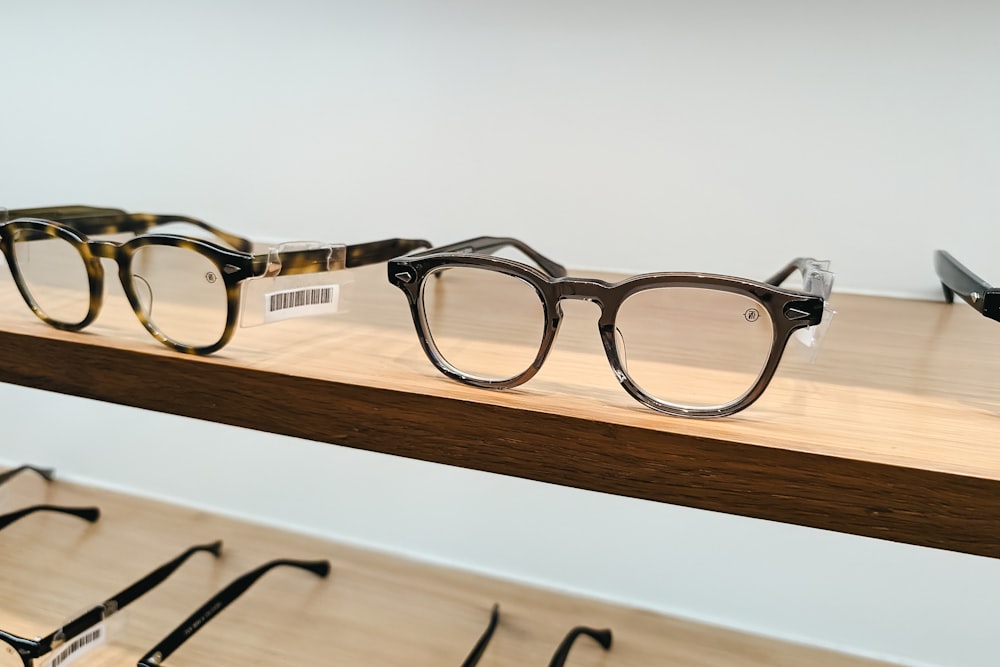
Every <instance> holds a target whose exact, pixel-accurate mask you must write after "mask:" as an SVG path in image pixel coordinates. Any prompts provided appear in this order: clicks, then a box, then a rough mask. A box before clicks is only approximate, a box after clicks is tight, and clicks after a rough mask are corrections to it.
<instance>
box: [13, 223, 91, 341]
mask: <svg viewBox="0 0 1000 667" xmlns="http://www.w3.org/2000/svg"><path fill="white" fill-rule="evenodd" d="M12 248H13V251H14V261H15V262H16V263H17V268H18V271H19V272H20V274H21V282H22V284H23V285H24V287H25V289H26V290H27V291H28V293H29V294H30V295H31V299H32V300H33V301H34V303H35V307H36V308H38V309H39V310H40V311H41V312H42V314H43V315H44V316H45V317H48V318H49V319H51V320H54V321H56V322H59V323H62V324H66V325H74V324H78V323H79V322H81V321H83V319H84V318H85V317H86V316H87V311H88V310H89V308H90V297H89V295H90V286H89V285H90V283H89V279H88V276H87V265H86V264H85V263H84V260H83V256H82V255H81V254H80V252H79V251H78V250H77V249H76V247H75V246H74V245H73V244H72V243H70V242H69V241H66V240H65V239H61V238H58V237H50V236H44V235H42V234H41V233H40V232H37V231H34V230H29V229H23V230H17V231H15V232H14V235H13V244H12Z"/></svg>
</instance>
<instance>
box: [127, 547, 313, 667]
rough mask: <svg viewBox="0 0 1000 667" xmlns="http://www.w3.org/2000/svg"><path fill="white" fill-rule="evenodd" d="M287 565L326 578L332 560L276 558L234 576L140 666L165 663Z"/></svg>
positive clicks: (153, 650)
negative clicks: (260, 581)
mask: <svg viewBox="0 0 1000 667" xmlns="http://www.w3.org/2000/svg"><path fill="white" fill-rule="evenodd" d="M282 565H288V566H291V567H297V568H300V569H303V570H307V571H309V572H312V573H313V574H315V575H317V576H319V577H325V576H327V575H328V574H329V573H330V562H329V561H326V560H319V561H301V560H285V559H281V560H273V561H271V562H270V563H266V564H265V565H261V566H260V567H258V568H257V569H256V570H251V571H250V572H247V573H246V574H244V575H242V576H240V577H238V578H236V579H234V580H233V581H232V582H231V583H230V584H229V585H228V586H226V587H225V588H224V589H222V590H221V591H219V592H218V593H216V594H215V595H214V596H212V598H211V599H210V600H209V601H208V602H206V603H205V604H203V605H202V606H201V607H199V608H198V610H197V611H195V612H194V613H193V614H191V616H189V617H188V618H187V620H185V621H184V622H183V623H181V624H180V625H179V626H177V628H176V629H175V630H174V631H173V632H171V633H170V634H169V635H167V636H166V637H165V638H164V639H163V640H162V641H160V643H159V644H157V645H156V646H155V647H153V649H152V650H151V651H149V652H148V653H147V654H146V655H144V656H143V657H142V658H141V659H140V660H139V663H138V666H139V667H156V666H157V665H160V664H162V662H163V661H164V660H166V659H167V658H168V657H170V655H171V654H172V653H173V652H174V651H176V650H177V649H178V648H180V646H181V645H182V644H183V643H184V642H186V641H187V640H188V639H190V638H191V637H192V636H193V635H194V633H195V632H197V631H198V630H200V629H201V628H203V627H205V624H206V623H208V622H209V621H210V620H212V619H213V618H215V616H217V615H218V614H219V612H221V611H222V610H224V609H225V608H226V607H228V606H229V605H230V604H232V603H233V602H234V601H235V600H236V599H237V598H238V597H239V596H241V595H242V594H243V593H245V592H246V591H247V589H248V588H250V587H251V586H253V584H254V583H255V582H256V581H257V580H258V579H260V578H261V577H262V576H264V575H265V574H267V573H268V572H269V571H270V570H272V569H274V568H275V567H279V566H282Z"/></svg>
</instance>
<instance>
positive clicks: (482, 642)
mask: <svg viewBox="0 0 1000 667" xmlns="http://www.w3.org/2000/svg"><path fill="white" fill-rule="evenodd" d="M499 621H500V605H499V604H494V605H493V609H492V611H490V622H489V623H488V624H487V625H486V629H485V630H483V634H482V635H480V637H479V639H478V640H476V645H475V646H473V647H472V650H471V651H470V652H469V655H468V656H466V658H465V660H463V661H462V667H476V665H478V664H479V659H480V658H481V657H483V653H484V652H485V651H486V647H487V645H489V643H490V639H492V638H493V632H494V631H495V630H496V629H497V623H498V622H499Z"/></svg>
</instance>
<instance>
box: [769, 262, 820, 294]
mask: <svg viewBox="0 0 1000 667" xmlns="http://www.w3.org/2000/svg"><path fill="white" fill-rule="evenodd" d="M812 261H814V260H812V259H810V258H809V257H796V258H795V259H793V260H792V261H790V262H789V263H788V264H786V265H785V267H784V268H783V269H781V271H778V272H777V273H775V274H774V275H773V276H771V277H770V278H768V279H767V280H765V281H764V282H765V283H767V284H768V285H774V286H775V287H778V286H779V285H781V283H783V282H785V281H786V280H788V278H789V277H790V276H791V275H792V274H793V273H795V272H799V273H802V274H805V271H806V268H807V267H808V264H809V262H812Z"/></svg>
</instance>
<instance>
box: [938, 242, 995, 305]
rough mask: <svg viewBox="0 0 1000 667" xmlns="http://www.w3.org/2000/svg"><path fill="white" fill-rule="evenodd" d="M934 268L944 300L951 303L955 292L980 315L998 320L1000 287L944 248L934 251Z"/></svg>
mask: <svg viewBox="0 0 1000 667" xmlns="http://www.w3.org/2000/svg"><path fill="white" fill-rule="evenodd" d="M934 270H935V272H936V273H937V275H938V279H940V280H941V290H942V291H943V292H944V300H945V301H947V302H948V303H952V302H953V301H954V300H955V295H956V294H957V295H958V296H959V297H961V298H962V300H964V301H965V302H966V303H968V304H969V305H970V306H972V307H973V308H975V309H976V311H977V312H979V313H980V314H981V315H983V316H985V317H988V318H990V319H991V320H997V321H998V322H1000V289H997V288H995V287H993V286H992V285H990V284H989V283H988V282H986V281H985V280H983V279H982V278H980V277H979V276H977V275H976V274H975V273H973V272H972V271H970V270H969V269H968V268H966V266H965V265H964V264H962V263H961V262H959V261H958V260H957V259H955V258H954V257H952V256H951V253H948V252H946V251H944V250H937V251H935V252H934Z"/></svg>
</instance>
